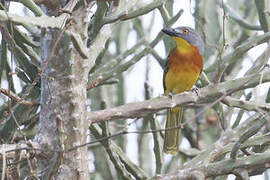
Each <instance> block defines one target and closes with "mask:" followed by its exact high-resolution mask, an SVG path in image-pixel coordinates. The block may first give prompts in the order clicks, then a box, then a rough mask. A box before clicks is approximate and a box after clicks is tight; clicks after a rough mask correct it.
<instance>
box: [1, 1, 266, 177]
mask: <svg viewBox="0 0 270 180" xmlns="http://www.w3.org/2000/svg"><path fill="white" fill-rule="evenodd" d="M146 2H149V0H147V1H146ZM193 2H194V1H191V3H193ZM179 4H180V3H179ZM193 6H194V5H193V4H190V0H181V4H180V5H179V6H176V7H175V9H174V14H176V13H177V12H178V11H179V10H180V9H184V13H183V15H182V16H181V17H180V18H179V20H178V21H177V22H176V23H175V24H174V25H173V27H177V26H190V27H193V28H194V20H193V18H192V14H191V12H192V11H193ZM14 10H16V13H17V14H22V13H23V11H22V6H21V5H20V4H19V3H14V2H12V3H11V11H12V12H14ZM150 19H151V13H149V14H147V15H144V16H143V23H144V25H145V26H147V27H148V26H149V22H150ZM153 25H154V28H153V31H152V32H151V36H150V37H146V39H148V40H150V41H151V40H153V39H154V38H155V37H156V35H157V34H158V33H159V32H160V30H161V29H162V28H163V21H162V18H161V16H160V14H159V12H158V11H157V10H156V19H155V23H154V24H153ZM128 41H129V43H128V45H129V47H132V46H133V45H134V44H135V43H136V35H135V32H133V33H131V34H130V35H129V37H128ZM265 48H266V44H263V45H260V46H258V47H256V48H253V49H252V50H250V51H249V53H248V55H249V56H250V58H251V59H255V58H256V57H257V56H258V55H259V54H260V53H261V52H263V51H264V49H265ZM109 49H110V50H111V51H113V49H115V48H114V47H110V48H109ZM155 49H156V50H157V52H158V53H159V54H160V55H161V56H162V57H163V58H165V57H166V54H165V50H164V45H163V43H162V41H161V42H160V43H159V44H158V45H157V46H156V47H155ZM149 61H150V67H151V68H150V77H149V78H150V79H149V84H150V86H151V87H152V89H153V96H154V97H157V96H160V95H162V94H163V87H162V77H163V71H162V69H161V67H160V66H159V64H158V63H157V62H156V60H155V59H153V57H152V56H149ZM245 64H246V69H247V68H249V67H250V66H251V65H252V63H251V61H247V63H245ZM145 67H146V58H143V59H142V60H141V61H140V62H138V63H137V64H136V65H135V66H133V67H132V68H130V69H129V70H128V71H127V72H126V73H125V74H124V77H125V80H126V81H125V82H126V84H125V87H126V88H127V89H128V91H126V92H128V93H127V94H126V101H127V102H136V101H142V100H144V82H145ZM244 72H245V71H241V72H239V75H238V76H239V77H241V76H243V74H244ZM1 87H5V88H7V84H5V83H2V84H1ZM265 87H269V83H268V84H266V85H264V86H261V87H259V88H257V89H256V92H257V93H258V94H259V96H260V95H261V96H264V94H265V89H267V88H265ZM15 88H16V90H17V91H20V89H21V87H20V85H19V83H18V84H16V85H15ZM129 130H130V131H131V130H136V129H135V126H134V125H131V126H130V127H129ZM127 137H128V138H129V141H128V142H129V143H128V148H127V154H128V156H129V157H130V159H131V160H132V161H133V162H135V163H136V164H138V157H137V156H136V155H137V153H135V152H136V151H137V147H136V146H133V142H136V138H137V135H136V134H129V135H127ZM150 146H151V147H153V142H150ZM181 146H182V147H187V143H185V141H183V143H182V144H181ZM91 159H93V157H92V156H90V165H91V167H92V168H93V166H92V165H93V164H92V161H91ZM152 159H154V157H153V158H152ZM169 159H170V156H167V157H166V160H169ZM92 168H91V169H92ZM229 179H230V180H231V179H234V176H233V175H230V177H229ZM261 179H263V176H261V175H260V176H255V177H252V178H251V180H261Z"/></svg>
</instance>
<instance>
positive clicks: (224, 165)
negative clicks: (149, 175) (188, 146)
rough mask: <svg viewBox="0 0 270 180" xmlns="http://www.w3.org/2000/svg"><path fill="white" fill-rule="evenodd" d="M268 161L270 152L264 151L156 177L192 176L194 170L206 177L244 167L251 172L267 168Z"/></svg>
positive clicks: (181, 177) (233, 171)
mask: <svg viewBox="0 0 270 180" xmlns="http://www.w3.org/2000/svg"><path fill="white" fill-rule="evenodd" d="M269 163H270V152H265V153H261V154H255V155H251V156H247V157H242V158H239V159H237V161H235V160H231V159H230V160H224V161H220V162H215V163H210V164H204V165H201V166H195V167H193V168H186V169H180V170H178V171H177V172H175V173H169V174H166V175H161V176H159V177H158V179H167V178H170V179H172V178H177V179H179V180H181V179H188V178H192V177H193V178H194V176H195V175H196V173H195V172H201V173H203V174H204V176H205V177H206V178H209V177H215V176H218V175H225V174H234V173H235V171H236V170H237V169H246V170H247V171H248V172H249V173H251V172H252V171H253V170H254V169H257V168H259V167H260V168H262V169H266V168H268V164H269ZM153 179H156V178H153Z"/></svg>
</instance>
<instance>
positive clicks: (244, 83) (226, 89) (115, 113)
mask: <svg viewBox="0 0 270 180" xmlns="http://www.w3.org/2000/svg"><path fill="white" fill-rule="evenodd" d="M261 76H262V74H254V75H250V76H246V77H242V78H238V79H235V80H230V81H226V82H223V83H219V84H215V85H213V84H211V85H209V86H207V87H205V88H202V89H200V90H199V96H197V95H196V94H194V93H192V92H183V93H180V94H177V95H175V96H173V97H172V98H168V97H165V96H163V97H158V98H154V99H151V100H147V101H143V102H138V103H130V104H126V105H123V106H118V107H115V108H111V109H105V110H100V111H93V112H89V113H88V120H89V125H90V124H91V123H96V122H100V121H106V120H116V119H123V118H137V117H142V116H144V115H146V114H149V113H155V112H157V111H159V110H162V109H167V108H171V107H175V106H178V105H188V104H191V103H210V102H213V101H215V100H216V99H218V98H220V97H221V96H224V94H226V95H230V94H232V93H234V92H237V91H239V90H243V89H246V88H250V87H255V86H256V85H258V84H259V83H260V77H261ZM262 80H263V82H269V81H270V72H265V73H264V74H263V78H262Z"/></svg>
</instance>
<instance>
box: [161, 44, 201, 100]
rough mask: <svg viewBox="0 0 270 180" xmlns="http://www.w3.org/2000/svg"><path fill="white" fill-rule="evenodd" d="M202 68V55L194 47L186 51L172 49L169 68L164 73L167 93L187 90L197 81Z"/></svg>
mask: <svg viewBox="0 0 270 180" xmlns="http://www.w3.org/2000/svg"><path fill="white" fill-rule="evenodd" d="M202 68H203V57H202V56H201V55H200V53H199V51H198V50H197V48H195V47H193V46H192V47H191V50H190V51H189V52H187V53H181V52H180V51H179V50H178V49H177V48H175V49H173V50H172V52H171V53H170V56H169V69H168V72H167V74H166V75H165V86H166V92H165V94H166V95H167V94H168V93H169V92H173V93H181V92H183V91H188V90H190V89H191V88H192V86H193V85H195V83H196V82H197V80H198V78H199V75H200V72H201V70H202Z"/></svg>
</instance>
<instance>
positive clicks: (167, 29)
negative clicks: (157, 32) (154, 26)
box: [162, 27, 177, 36]
mask: <svg viewBox="0 0 270 180" xmlns="http://www.w3.org/2000/svg"><path fill="white" fill-rule="evenodd" d="M162 32H164V33H165V34H168V35H169V36H177V32H176V31H175V30H174V29H173V28H171V27H165V28H163V29H162Z"/></svg>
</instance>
